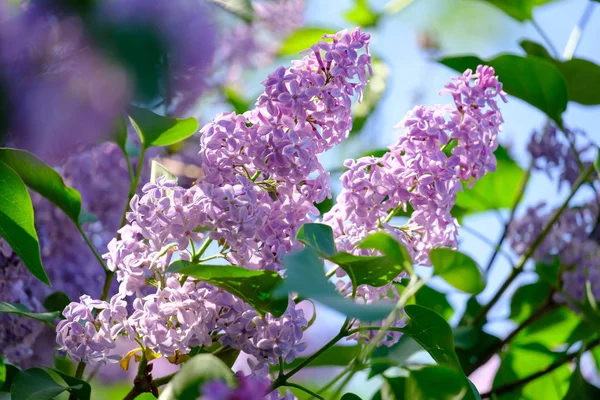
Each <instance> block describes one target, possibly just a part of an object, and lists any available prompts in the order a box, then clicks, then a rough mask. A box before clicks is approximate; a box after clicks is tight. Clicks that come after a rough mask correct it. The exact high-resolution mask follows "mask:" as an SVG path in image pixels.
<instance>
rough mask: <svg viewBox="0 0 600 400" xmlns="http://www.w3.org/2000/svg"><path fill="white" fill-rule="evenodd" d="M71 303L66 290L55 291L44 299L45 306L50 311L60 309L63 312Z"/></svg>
mask: <svg viewBox="0 0 600 400" xmlns="http://www.w3.org/2000/svg"><path fill="white" fill-rule="evenodd" d="M70 303H71V300H69V296H67V295H66V294H65V292H54V293H52V294H50V295H48V297H46V298H45V299H44V308H45V309H46V311H48V312H51V313H52V312H55V311H58V312H59V313H62V311H63V310H64V309H65V307H66V306H68V305H69V304H70Z"/></svg>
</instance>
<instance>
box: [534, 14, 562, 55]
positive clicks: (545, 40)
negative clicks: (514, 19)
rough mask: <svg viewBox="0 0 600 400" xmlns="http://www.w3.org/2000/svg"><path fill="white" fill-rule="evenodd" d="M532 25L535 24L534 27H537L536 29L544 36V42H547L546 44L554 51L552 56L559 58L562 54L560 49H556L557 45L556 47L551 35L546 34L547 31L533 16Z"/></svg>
mask: <svg viewBox="0 0 600 400" xmlns="http://www.w3.org/2000/svg"><path fill="white" fill-rule="evenodd" d="M531 25H533V27H534V28H535V30H536V31H537V32H538V33H539V34H540V36H541V37H542V40H543V41H544V42H546V45H547V46H548V48H549V49H550V52H551V53H552V56H553V57H554V58H559V57H560V56H559V54H558V50H556V47H554V45H553V44H552V41H551V40H550V37H548V35H547V34H546V32H544V30H543V29H542V27H541V26H540V25H539V24H538V23H537V22H536V21H535V19H533V18H532V19H531Z"/></svg>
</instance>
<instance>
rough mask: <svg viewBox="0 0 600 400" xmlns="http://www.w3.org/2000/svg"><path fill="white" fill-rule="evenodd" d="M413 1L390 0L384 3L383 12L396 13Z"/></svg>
mask: <svg viewBox="0 0 600 400" xmlns="http://www.w3.org/2000/svg"><path fill="white" fill-rule="evenodd" d="M414 1H415V0H390V1H389V2H388V3H387V4H386V5H385V12H386V13H388V14H396V13H398V12H400V11H402V10H404V9H405V8H406V7H408V6H410V5H411V4H412V3H413V2H414Z"/></svg>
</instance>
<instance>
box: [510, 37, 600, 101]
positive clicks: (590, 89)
mask: <svg viewBox="0 0 600 400" xmlns="http://www.w3.org/2000/svg"><path fill="white" fill-rule="evenodd" d="M520 45H521V47H522V48H523V50H525V52H526V53H527V54H528V55H530V56H535V57H540V58H543V59H545V60H548V61H550V62H551V63H553V64H554V65H555V66H556V67H557V68H558V69H559V70H560V72H561V73H562V75H563V77H564V78H565V81H566V83H567V91H568V93H569V101H574V102H576V103H579V104H583V105H598V104H600V92H599V91H598V90H596V88H597V87H598V86H600V65H598V64H595V63H593V62H591V61H588V60H584V59H581V58H573V59H571V60H567V61H560V60H556V59H554V58H553V57H552V56H551V55H550V53H549V52H548V51H547V50H546V49H545V48H544V46H542V45H541V44H539V43H535V42H532V41H529V40H523V41H522V42H521V43H520Z"/></svg>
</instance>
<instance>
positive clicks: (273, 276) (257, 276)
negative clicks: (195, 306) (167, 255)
mask: <svg viewBox="0 0 600 400" xmlns="http://www.w3.org/2000/svg"><path fill="white" fill-rule="evenodd" d="M168 272H171V273H178V274H183V275H188V276H191V277H193V278H196V279H198V280H201V281H203V282H208V283H210V284H212V285H214V286H217V287H219V288H221V289H223V290H225V291H227V292H229V293H231V294H233V295H236V296H238V297H239V298H241V299H242V300H244V301H245V302H247V303H248V304H250V305H251V306H252V307H253V308H254V309H256V310H257V311H258V312H259V313H261V314H264V313H267V312H269V313H271V314H273V315H274V316H276V317H279V316H281V314H283V313H284V312H285V310H286V309H287V306H288V300H287V298H286V299H280V298H273V296H272V294H271V292H272V291H273V289H274V288H276V287H277V286H279V285H280V284H281V282H282V278H281V277H280V276H279V274H278V273H277V272H274V271H256V270H250V269H246V268H242V267H237V266H233V265H206V264H193V263H191V262H189V261H183V260H179V261H175V262H174V263H173V264H171V266H170V267H169V270H168Z"/></svg>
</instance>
